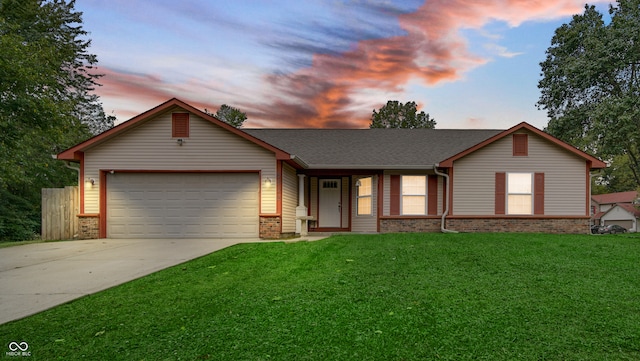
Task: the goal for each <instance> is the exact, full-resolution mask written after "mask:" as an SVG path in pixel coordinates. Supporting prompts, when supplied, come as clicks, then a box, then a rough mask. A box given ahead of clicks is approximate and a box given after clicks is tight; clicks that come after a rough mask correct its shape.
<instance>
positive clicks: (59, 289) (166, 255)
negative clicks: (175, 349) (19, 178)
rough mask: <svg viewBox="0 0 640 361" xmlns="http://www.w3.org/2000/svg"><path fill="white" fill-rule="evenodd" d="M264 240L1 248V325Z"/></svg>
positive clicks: (138, 241) (79, 243) (130, 241)
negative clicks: (232, 248) (222, 250)
mask: <svg viewBox="0 0 640 361" xmlns="http://www.w3.org/2000/svg"><path fill="white" fill-rule="evenodd" d="M247 242H260V240H259V239H228V240H222V239H215V240H212V239H180V240H177V239H98V240H82V241H65V242H52V243H36V244H29V245H24V246H16V247H8V248H1V249H0V324H3V323H6V322H9V321H12V320H17V319H20V318H23V317H26V316H29V315H32V314H34V313H37V312H40V311H44V310H46V309H49V308H51V307H54V306H57V305H60V304H62V303H65V302H68V301H71V300H73V299H76V298H79V297H82V296H85V295H88V294H91V293H95V292H97V291H101V290H104V289H107V288H110V287H113V286H115V285H119V284H122V283H125V282H127V281H130V280H133V279H136V278H139V277H142V276H145V275H148V274H150V273H153V272H156V271H159V270H161V269H164V268H167V267H170V266H174V265H177V264H180V263H183V262H186V261H189V260H192V259H195V258H198V257H200V256H204V255H207V254H209V253H212V252H215V251H217V250H220V249H222V248H225V247H229V246H231V245H234V244H238V243H247Z"/></svg>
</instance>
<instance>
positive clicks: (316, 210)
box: [308, 176, 351, 232]
mask: <svg viewBox="0 0 640 361" xmlns="http://www.w3.org/2000/svg"><path fill="white" fill-rule="evenodd" d="M350 179H351V178H350V177H346V176H334V177H332V176H328V177H317V176H310V177H309V185H310V194H309V204H308V206H309V213H310V215H311V216H312V217H313V219H314V221H312V222H310V223H309V230H310V231H320V232H322V231H342V232H345V231H348V230H349V229H350V226H351V220H350V210H351V207H350V203H349V195H350Z"/></svg>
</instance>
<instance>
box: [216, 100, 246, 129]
mask: <svg viewBox="0 0 640 361" xmlns="http://www.w3.org/2000/svg"><path fill="white" fill-rule="evenodd" d="M215 117H216V118H218V119H220V120H222V121H223V122H225V123H227V124H231V125H233V126H234V127H236V128H240V127H242V123H244V121H245V120H247V114H245V113H243V112H242V111H240V109H238V108H234V107H231V106H228V105H227V104H222V105H221V106H220V109H218V111H217V112H216V114H215Z"/></svg>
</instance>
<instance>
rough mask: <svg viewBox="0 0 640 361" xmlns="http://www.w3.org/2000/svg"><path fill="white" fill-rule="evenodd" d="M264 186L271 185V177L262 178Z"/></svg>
mask: <svg viewBox="0 0 640 361" xmlns="http://www.w3.org/2000/svg"><path fill="white" fill-rule="evenodd" d="M264 186H265V187H267V188H269V187H271V178H267V179H265V180H264Z"/></svg>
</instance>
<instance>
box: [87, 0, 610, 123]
mask: <svg viewBox="0 0 640 361" xmlns="http://www.w3.org/2000/svg"><path fill="white" fill-rule="evenodd" d="M589 3H590V4H594V5H596V6H597V8H598V9H599V10H600V11H601V12H603V13H606V12H607V8H608V5H609V4H610V3H611V2H610V1H604V0H601V1H590V2H589ZM76 10H78V11H81V12H83V26H84V29H85V30H86V31H88V32H89V38H90V39H91V40H92V46H91V48H90V50H89V51H90V52H91V53H93V54H96V55H97V56H98V60H99V63H98V72H99V73H102V74H105V76H104V77H103V78H101V81H100V82H101V83H102V84H103V85H102V86H101V87H99V88H98V89H97V90H96V92H97V93H98V95H100V97H101V100H102V103H103V106H104V109H105V112H107V113H108V114H113V115H115V116H116V117H117V118H118V121H119V122H122V121H125V120H127V119H129V118H131V117H133V116H135V115H137V114H139V113H142V112H144V111H146V110H148V109H150V108H153V107H154V106H156V105H158V104H160V103H162V102H164V101H166V100H168V99H170V98H173V97H176V98H178V99H181V100H183V101H185V102H187V103H189V104H191V105H193V106H195V107H197V108H199V109H205V108H206V109H207V110H209V111H212V112H215V110H217V109H218V107H219V106H220V105H222V104H227V105H231V106H234V107H237V108H239V109H240V110H242V111H244V112H245V113H247V116H248V120H247V122H246V123H245V127H274V128H300V127H303V128H308V127H325V128H366V127H368V124H369V121H370V118H371V113H372V111H373V110H374V109H379V108H380V107H381V106H382V105H384V104H385V103H386V102H387V101H388V100H399V101H402V102H406V101H415V102H416V103H418V104H419V106H420V107H421V110H424V111H425V112H427V113H429V114H430V115H431V117H433V118H435V120H436V121H437V125H436V128H440V129H445V128H492V129H506V128H509V127H511V126H513V125H515V124H517V123H520V122H522V121H526V122H528V123H530V124H532V125H534V126H536V127H539V128H544V127H545V126H546V124H547V118H546V114H545V112H544V111H541V110H537V108H536V106H535V104H536V101H537V100H538V97H539V91H538V89H537V84H538V80H539V79H540V66H539V63H540V62H541V61H542V60H544V58H545V50H546V49H547V48H548V47H549V45H550V42H551V37H552V36H553V33H554V31H555V29H556V28H557V27H558V26H560V25H561V24H563V23H567V22H568V21H570V19H571V15H572V14H578V13H582V12H583V10H584V0H540V1H531V0H485V1H477V0H427V1H392V0H352V1H349V0H312V1H301V0H278V1H250V0H235V1H204V0H199V1H197V0H182V1H169V0H156V1H153V2H151V1H142V0H110V1H107V0H79V1H78V2H77V3H76Z"/></svg>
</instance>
